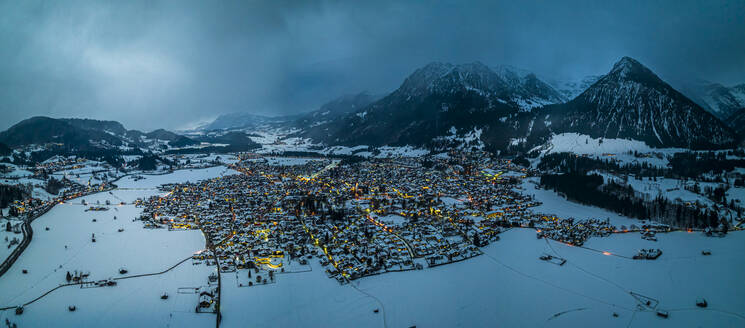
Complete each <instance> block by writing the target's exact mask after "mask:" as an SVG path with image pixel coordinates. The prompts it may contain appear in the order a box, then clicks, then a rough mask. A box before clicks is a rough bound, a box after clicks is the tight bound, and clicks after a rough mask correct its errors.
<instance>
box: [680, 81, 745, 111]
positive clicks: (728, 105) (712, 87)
mask: <svg viewBox="0 0 745 328" xmlns="http://www.w3.org/2000/svg"><path fill="white" fill-rule="evenodd" d="M681 92H683V93H684V94H685V95H687V96H689V97H690V98H691V100H693V101H695V102H696V103H697V104H699V105H701V107H703V108H704V109H706V110H708V111H709V112H710V113H712V114H714V115H715V116H716V117H718V118H719V119H721V120H727V119H728V118H729V117H730V116H732V115H733V114H735V112H737V111H738V110H739V109H740V108H745V83H743V84H738V85H735V86H732V87H726V86H724V85H722V84H719V83H714V82H709V81H704V80H696V81H693V82H687V83H683V84H682V86H681Z"/></svg>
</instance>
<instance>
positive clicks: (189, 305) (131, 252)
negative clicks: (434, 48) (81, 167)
mask: <svg viewBox="0 0 745 328" xmlns="http://www.w3.org/2000/svg"><path fill="white" fill-rule="evenodd" d="M223 174H235V172H234V171H230V170H226V169H225V168H224V167H216V168H210V169H204V170H192V171H189V170H184V171H178V172H175V173H173V174H169V175H163V176H146V179H144V180H140V181H133V180H132V179H129V178H128V177H125V178H123V179H122V180H121V181H119V182H117V184H118V185H119V187H120V189H118V190H115V191H113V192H112V193H111V194H109V193H100V194H96V195H92V196H88V197H85V199H86V201H87V202H88V203H89V204H95V203H96V202H97V201H98V202H100V203H102V204H103V203H105V201H106V200H109V201H110V202H111V203H113V204H118V203H119V202H122V201H124V202H125V203H126V204H127V205H122V206H118V205H114V206H110V209H109V210H108V211H102V212H95V211H88V212H85V209H86V208H87V206H83V205H81V204H80V202H79V200H75V201H73V202H69V203H66V204H62V205H57V206H55V207H54V208H53V209H52V210H51V211H50V212H49V213H47V214H45V215H44V216H42V217H40V218H39V219H37V220H36V221H34V223H33V228H34V238H33V240H32V242H31V244H30V245H29V247H28V248H27V249H26V250H25V252H24V253H23V254H22V255H21V257H20V258H19V260H18V261H17V262H16V263H15V264H14V265H13V267H12V268H11V269H10V270H9V271H8V272H7V273H6V274H5V275H3V276H2V277H0V307H6V306H16V305H19V304H24V303H27V302H29V301H32V300H33V299H35V298H37V297H39V296H41V295H42V294H44V293H46V292H47V291H48V290H51V289H53V288H55V287H57V286H59V285H60V284H64V283H66V281H65V274H66V272H67V271H73V270H83V271H90V277H91V278H92V279H93V280H99V279H107V278H110V277H121V276H128V275H137V274H143V273H156V272H161V271H163V270H166V269H168V268H170V267H171V266H173V265H175V264H177V263H178V262H180V261H182V260H184V259H186V258H188V257H190V256H191V255H192V254H193V253H195V252H198V251H200V250H201V249H203V248H204V247H205V240H204V237H203V235H202V234H201V232H200V231H197V230H191V231H167V230H163V229H159V230H152V229H143V228H142V224H141V222H139V221H132V219H133V218H135V217H137V216H138V215H139V213H140V212H141V209H140V208H136V207H135V206H134V205H130V204H131V202H132V201H134V200H135V199H136V198H138V197H147V196H149V195H154V194H156V193H158V191H157V190H155V189H154V188H155V187H156V186H157V185H159V184H161V183H167V182H182V181H186V180H191V181H196V180H200V179H206V178H211V177H216V176H220V175H223ZM523 188H524V190H523V191H524V192H529V193H533V194H535V195H536V197H537V198H538V200H541V201H543V202H544V205H542V206H541V207H540V208H538V209H536V210H538V211H541V212H545V213H556V214H559V215H561V216H574V217H577V218H580V219H581V218H585V217H599V218H605V217H610V219H611V220H612V221H614V224H619V225H620V224H628V223H633V222H634V220H628V219H626V218H623V217H619V216H617V215H614V214H612V213H608V212H607V211H603V210H601V209H597V208H593V207H587V206H582V205H577V204H573V203H567V202H566V201H565V200H563V199H562V198H560V197H558V196H557V195H556V194H555V193H553V192H549V191H546V190H535V189H534V188H532V184H528V183H525V184H524V185H523ZM114 216H116V217H117V219H116V220H114V219H113V217H114ZM93 219H96V222H93ZM46 227H49V230H46ZM119 229H123V231H122V232H119V231H118V230H119ZM92 233H95V235H96V242H95V243H93V242H92V241H91V234H92ZM500 236H501V240H500V241H497V242H494V243H492V244H490V245H489V246H486V247H483V248H482V250H483V251H484V253H485V254H484V255H482V256H478V257H475V258H472V259H469V260H466V261H462V262H458V263H454V264H449V265H443V266H439V267H436V268H425V269H424V270H418V271H409V272H402V273H387V274H382V275H377V276H372V277H366V278H362V279H359V280H355V281H353V282H352V283H350V284H347V285H340V284H339V283H337V282H336V281H335V280H332V279H329V278H327V277H326V275H325V273H324V272H323V268H322V267H321V266H320V264H319V263H318V262H316V261H315V260H314V261H311V263H310V266H309V267H306V268H304V270H307V271H306V272H298V273H281V274H277V276H276V283H272V284H267V285H257V286H253V287H239V285H238V284H239V281H240V277H241V275H246V274H247V273H246V272H245V271H243V270H241V271H238V272H237V273H225V274H222V277H221V278H222V296H221V298H222V311H221V312H222V315H223V319H222V322H221V327H247V326H248V327H409V326H414V325H416V326H417V327H495V326H496V327H577V326H587V325H591V326H603V327H649V326H654V327H688V326H693V327H695V326H703V327H743V326H745V297H743V296H744V295H745V283H743V282H742V277H743V276H744V274H745V256H743V254H745V232H734V233H730V234H729V235H728V236H727V237H725V238H710V237H705V236H704V235H702V234H701V233H685V232H674V233H668V234H662V233H661V234H658V235H657V238H658V240H659V241H657V242H651V241H647V240H643V239H641V238H640V236H639V234H638V233H629V234H615V235H612V236H610V237H608V238H596V237H593V238H590V239H589V240H588V241H587V243H586V244H585V247H586V248H579V247H571V246H568V245H565V244H561V243H558V242H554V241H549V240H545V239H536V237H535V232H534V231H533V230H530V229H520V228H518V229H512V230H509V231H506V232H504V233H502V234H501V235H500ZM65 246H67V248H65ZM640 248H660V249H662V251H663V252H664V253H663V255H662V256H661V257H660V258H659V259H657V260H654V261H638V260H631V259H629V258H627V257H630V256H632V255H633V254H634V253H635V252H636V251H637V250H638V249H640ZM703 249H707V250H711V253H712V255H710V256H703V255H701V251H702V250H703ZM602 252H607V253H608V255H604V254H603V253H602ZM544 253H545V254H551V255H554V256H560V257H562V258H565V259H566V260H567V262H566V264H564V265H563V266H559V265H556V264H552V263H550V262H545V261H541V260H539V259H538V257H539V256H541V255H543V254H544ZM616 255H618V256H616ZM121 267H125V268H126V269H127V270H128V271H129V272H128V273H127V274H125V275H121V274H119V272H118V271H119V268H121ZM24 269H25V270H28V273H27V274H24V273H22V270H24ZM308 269H310V270H308ZM213 272H215V267H207V266H204V265H192V262H191V260H187V261H186V262H183V263H182V264H180V265H178V266H176V267H175V268H173V269H172V270H170V271H167V272H165V273H163V274H160V275H153V276H146V277H137V278H132V279H123V280H117V285H116V286H113V287H100V288H80V287H79V286H67V287H61V288H58V289H57V290H55V291H53V292H51V293H49V294H48V295H46V296H44V297H43V298H41V299H39V300H38V301H35V302H33V303H31V304H29V305H28V306H26V307H25V311H24V313H23V314H22V315H16V314H15V312H14V309H9V310H5V311H0V321H2V322H3V323H4V322H5V319H6V318H7V319H8V320H10V322H13V323H17V324H18V327H44V326H54V327H88V326H100V327H125V326H126V327H169V326H171V327H213V326H214V325H215V319H216V316H215V315H214V314H197V313H195V312H194V308H195V305H196V302H197V300H198V295H196V294H194V293H193V292H190V291H189V290H190V289H191V290H193V288H196V287H200V286H204V285H206V284H207V281H208V280H207V277H208V276H209V274H210V273H213ZM164 292H166V293H168V294H169V298H168V299H167V300H161V299H160V295H162V294H163V293H164ZM631 292H634V293H638V294H640V295H643V296H646V297H649V298H651V299H653V300H655V301H658V302H659V304H657V305H656V308H657V309H659V310H665V311H668V312H669V318H667V319H664V318H661V317H659V316H657V315H656V313H655V312H654V311H652V310H650V309H648V308H640V307H639V303H640V301H639V299H637V298H635V297H634V296H633V295H632V294H631ZM701 297H702V298H705V299H706V300H707V302H708V307H707V308H698V307H696V305H695V301H696V299H697V298H701ZM653 304H654V302H653ZM70 305H75V306H76V311H75V312H70V311H69V310H68V306H70ZM376 309H378V310H379V311H378V312H377V313H376V312H374V310H376ZM614 313H615V314H617V316H614Z"/></svg>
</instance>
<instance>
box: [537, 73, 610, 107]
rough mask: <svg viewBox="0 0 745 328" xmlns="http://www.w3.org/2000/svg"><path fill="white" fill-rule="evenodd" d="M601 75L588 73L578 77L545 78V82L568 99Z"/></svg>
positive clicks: (593, 82)
mask: <svg viewBox="0 0 745 328" xmlns="http://www.w3.org/2000/svg"><path fill="white" fill-rule="evenodd" d="M601 77H603V76H602V75H588V76H585V77H583V78H580V79H546V82H548V84H549V85H551V86H552V87H553V88H554V89H555V90H556V91H558V92H559V93H560V94H561V95H562V97H563V98H564V99H566V101H569V100H572V99H574V98H576V97H577V96H579V95H580V94H581V93H582V92H585V90H587V88H589V87H590V86H591V85H593V84H595V82H597V81H598V80H599V79H600V78H601Z"/></svg>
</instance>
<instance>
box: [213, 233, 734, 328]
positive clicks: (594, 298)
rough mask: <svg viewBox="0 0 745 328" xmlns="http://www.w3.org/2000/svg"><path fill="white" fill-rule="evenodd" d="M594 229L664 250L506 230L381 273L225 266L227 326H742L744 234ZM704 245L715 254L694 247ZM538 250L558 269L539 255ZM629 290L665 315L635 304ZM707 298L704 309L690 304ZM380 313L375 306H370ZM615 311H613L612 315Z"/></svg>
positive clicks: (622, 240)
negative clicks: (435, 262) (252, 277)
mask: <svg viewBox="0 0 745 328" xmlns="http://www.w3.org/2000/svg"><path fill="white" fill-rule="evenodd" d="M658 238H659V241H658V242H656V243H655V242H650V241H646V240H643V239H641V238H639V236H638V234H618V235H613V236H611V237H609V238H602V239H601V238H592V239H590V241H589V242H588V244H587V246H588V247H590V248H596V249H599V250H606V251H609V252H611V253H613V254H620V255H624V256H631V255H633V253H634V252H635V251H636V250H638V249H640V248H651V247H654V248H661V249H663V251H664V252H665V253H664V255H662V257H660V258H659V259H658V260H656V261H637V260H631V259H627V258H623V257H617V256H606V255H603V254H602V253H600V252H595V251H592V250H587V249H583V248H578V247H570V246H566V245H564V244H561V243H557V242H553V241H549V242H547V241H545V240H543V239H540V240H539V239H536V238H535V233H534V232H533V231H532V230H529V229H513V230H510V231H507V232H505V233H503V234H502V238H501V240H500V241H498V242H495V243H492V244H491V245H489V246H487V247H485V248H483V251H484V252H485V255H483V256H478V257H476V258H473V259H469V260H467V261H463V262H459V263H454V264H450V265H444V266H439V267H436V268H428V269H424V270H421V271H409V272H402V273H387V274H383V275H377V276H372V277H367V278H363V279H360V280H357V281H354V282H352V283H351V284H349V285H339V284H338V283H336V282H335V281H333V280H331V279H328V278H326V276H325V275H324V274H323V272H321V269H320V267H319V265H318V264H317V263H313V264H312V266H313V271H311V272H305V273H294V274H279V275H278V276H277V283H275V284H271V285H266V286H257V287H249V288H241V287H237V286H236V285H237V284H236V283H235V281H234V280H235V274H224V275H223V282H224V285H223V306H222V309H223V323H222V324H223V326H224V327H239V326H242V325H243V324H244V323H245V322H250V323H251V325H252V326H255V327H297V326H303V327H381V326H383V327H385V326H387V327H410V326H414V325H416V326H417V327H456V326H457V327H495V326H497V327H577V326H584V325H585V324H586V323H590V322H591V323H592V324H593V326H603V327H649V326H655V327H682V326H693V327H696V326H702V327H712V326H717V327H741V326H742V325H745V298H743V297H742V295H745V284H742V283H740V281H741V279H740V277H741V275H742V273H743V272H745V258H743V257H742V256H741V254H742V253H743V252H745V233H742V232H737V233H732V234H730V235H729V236H727V237H726V238H710V237H705V236H703V235H702V234H699V233H694V234H688V233H682V232H678V233H670V234H659V235H658ZM702 249H710V250H711V251H712V255H711V256H706V257H705V256H702V255H701V253H700V252H701V250H702ZM544 253H548V254H552V255H558V256H561V257H563V258H565V259H567V263H566V264H565V265H564V266H558V265H555V264H552V263H548V262H544V261H540V260H539V259H538V257H539V256H541V255H543V254H544ZM630 292H635V293H638V294H641V295H644V296H646V297H650V298H653V299H655V300H657V301H658V302H659V304H658V305H657V309H660V310H666V311H668V312H669V313H670V317H669V318H668V319H663V318H661V317H658V316H657V315H656V313H655V312H654V311H651V310H650V309H645V310H641V309H639V308H638V307H637V304H638V301H637V299H636V298H634V297H633V296H632V295H631V294H630ZM699 297H703V298H705V299H706V300H707V302H708V303H709V307H708V308H706V309H701V308H698V307H696V305H695V301H696V299H697V298H699ZM376 309H378V310H379V312H378V313H375V312H374V310H376ZM613 313H616V314H617V315H618V316H617V317H614V316H613Z"/></svg>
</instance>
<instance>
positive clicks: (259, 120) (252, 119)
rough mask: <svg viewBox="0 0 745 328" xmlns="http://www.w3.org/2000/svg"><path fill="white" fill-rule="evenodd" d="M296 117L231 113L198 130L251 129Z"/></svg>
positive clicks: (285, 121)
mask: <svg viewBox="0 0 745 328" xmlns="http://www.w3.org/2000/svg"><path fill="white" fill-rule="evenodd" d="M296 118H297V116H296V115H295V116H277V117H270V116H264V115H257V114H251V113H230V114H222V115H220V116H218V117H217V118H216V119H215V120H214V121H212V122H210V123H209V124H206V125H204V126H201V127H199V128H198V129H197V130H203V131H210V130H229V129H250V128H254V127H257V126H261V125H266V124H278V123H279V124H281V123H287V122H290V121H292V120H294V119H296Z"/></svg>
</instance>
